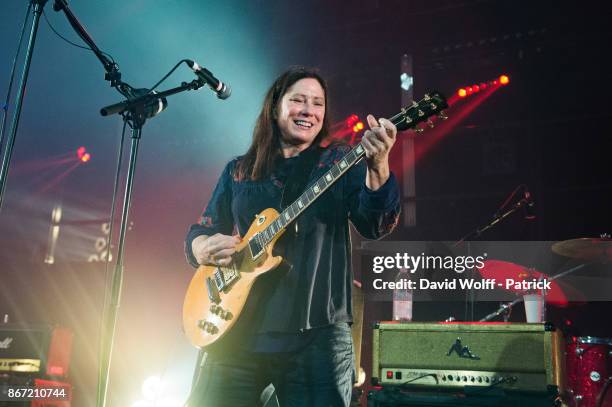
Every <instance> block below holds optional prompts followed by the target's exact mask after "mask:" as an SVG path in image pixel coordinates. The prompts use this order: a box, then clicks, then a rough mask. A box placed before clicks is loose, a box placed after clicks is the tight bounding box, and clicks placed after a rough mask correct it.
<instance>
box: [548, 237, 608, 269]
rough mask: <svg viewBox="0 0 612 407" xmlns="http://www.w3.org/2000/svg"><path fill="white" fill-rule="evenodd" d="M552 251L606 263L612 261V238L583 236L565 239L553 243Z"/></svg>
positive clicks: (574, 257)
mask: <svg viewBox="0 0 612 407" xmlns="http://www.w3.org/2000/svg"><path fill="white" fill-rule="evenodd" d="M552 251H553V252H555V253H557V254H559V255H561V256H564V257H570V258H572V259H579V260H590V261H594V262H602V263H606V262H609V261H612V239H610V238H589V237H582V238H578V239H570V240H564V241H561V242H557V243H555V244H553V245H552Z"/></svg>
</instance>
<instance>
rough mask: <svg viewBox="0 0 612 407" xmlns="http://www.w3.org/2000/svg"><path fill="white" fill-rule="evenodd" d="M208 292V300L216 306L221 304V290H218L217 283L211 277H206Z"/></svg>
mask: <svg viewBox="0 0 612 407" xmlns="http://www.w3.org/2000/svg"><path fill="white" fill-rule="evenodd" d="M206 292H207V293H208V299H209V300H210V301H211V302H213V303H215V304H218V303H220V302H221V297H219V290H217V287H215V283H214V282H213V280H212V278H210V277H206Z"/></svg>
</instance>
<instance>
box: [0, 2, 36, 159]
mask: <svg viewBox="0 0 612 407" xmlns="http://www.w3.org/2000/svg"><path fill="white" fill-rule="evenodd" d="M31 10H32V2H30V3H29V5H28V9H27V10H26V15H25V18H24V19H23V27H22V28H21V34H20V35H19V42H18V43H17V52H15V58H13V66H12V67H11V74H10V76H9V84H8V90H7V91H6V99H5V102H4V106H2V124H0V151H2V142H3V140H4V126H5V125H6V116H7V115H8V107H9V99H10V98H11V91H12V89H13V81H14V80H15V68H16V67H17V59H19V51H21V44H22V42H23V36H24V34H25V31H26V25H27V23H28V20H29V18H30V11H31Z"/></svg>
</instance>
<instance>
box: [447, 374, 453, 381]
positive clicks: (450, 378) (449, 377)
mask: <svg viewBox="0 0 612 407" xmlns="http://www.w3.org/2000/svg"><path fill="white" fill-rule="evenodd" d="M448 380H450V381H451V382H452V381H453V375H450V374H449V375H448Z"/></svg>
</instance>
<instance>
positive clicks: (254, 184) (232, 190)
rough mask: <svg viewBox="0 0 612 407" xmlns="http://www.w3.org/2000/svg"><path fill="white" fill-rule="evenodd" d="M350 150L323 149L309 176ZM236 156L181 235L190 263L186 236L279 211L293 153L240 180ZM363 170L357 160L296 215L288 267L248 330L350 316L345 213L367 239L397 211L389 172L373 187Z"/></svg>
mask: <svg viewBox="0 0 612 407" xmlns="http://www.w3.org/2000/svg"><path fill="white" fill-rule="evenodd" d="M349 150H350V148H349V147H348V146H330V147H328V148H326V149H324V150H323V152H322V153H321V155H320V157H319V159H318V163H317V165H316V167H315V168H314V169H313V171H312V173H311V174H310V178H309V180H310V181H309V183H310V182H314V181H315V180H317V179H318V178H319V177H321V176H322V175H323V174H324V173H325V172H326V171H327V170H329V168H330V167H331V166H332V165H333V164H334V163H336V162H338V161H339V160H340V159H341V158H342V157H343V156H344V155H345V154H346V153H347V152H348V151H349ZM239 159H240V158H236V159H234V160H232V161H230V162H229V163H228V164H227V166H226V167H225V169H224V170H223V174H222V175H221V178H220V179H219V182H218V184H217V186H216V188H215V190H214V192H213V195H212V197H211V199H210V201H209V203H208V205H207V207H206V209H205V210H204V213H203V215H202V218H201V220H200V222H199V223H198V224H195V225H192V226H191V228H190V230H189V232H188V234H187V238H186V241H185V250H186V254H187V258H188V260H189V263H191V265H193V266H194V267H196V266H197V262H196V260H195V258H194V257H193V253H192V251H191V242H192V241H193V239H194V238H196V237H197V236H200V235H208V236H211V235H214V234H215V233H221V234H226V235H231V234H232V233H233V232H234V231H235V230H237V232H238V233H239V234H240V236H244V234H245V233H246V232H247V230H248V228H249V226H250V225H251V223H252V222H253V220H254V218H255V215H256V214H257V213H259V212H261V211H262V210H264V209H266V208H270V207H272V208H275V209H276V210H278V211H279V212H280V209H281V208H280V203H281V196H282V191H283V187H284V185H285V183H286V182H291V180H287V177H288V174H290V173H291V168H292V166H293V165H294V163H295V161H296V158H288V159H280V160H279V163H278V165H277V167H276V169H275V171H274V172H273V174H272V175H271V176H270V177H268V178H266V179H263V180H259V181H249V180H246V181H238V180H237V179H236V178H235V177H234V170H235V168H236V163H237V162H238V160H239ZM365 175H366V166H365V162H364V160H362V161H361V162H360V163H358V164H356V165H355V166H354V167H353V168H351V169H350V170H349V171H348V172H347V173H346V174H345V175H344V176H343V177H342V178H340V179H339V180H338V181H337V182H336V183H335V184H334V185H333V186H332V187H331V188H330V189H329V190H327V191H326V192H325V193H324V194H322V195H321V196H320V197H319V198H318V199H317V200H316V201H315V202H314V203H313V204H312V205H311V206H310V207H309V208H307V209H306V210H305V211H304V213H303V214H302V215H301V216H300V217H299V218H298V219H297V221H296V223H297V228H290V229H293V230H291V233H290V234H289V237H287V239H286V242H285V243H286V244H284V245H281V246H284V247H282V248H281V252H280V253H278V254H280V255H282V256H283V257H284V258H285V259H286V260H287V261H288V262H289V263H290V264H292V266H293V267H292V268H291V270H290V271H289V272H287V273H286V274H282V276H280V278H279V281H278V282H277V283H276V284H275V288H274V290H273V292H271V293H270V294H269V295H268V296H267V297H266V301H265V302H263V303H262V305H261V307H260V309H258V310H257V313H258V318H257V320H259V321H260V323H259V324H258V326H257V327H256V328H255V332H253V334H255V335H257V334H270V333H280V334H283V333H298V332H304V331H305V330H309V329H311V328H317V327H324V326H328V325H331V324H335V323H341V322H349V323H350V322H352V313H351V289H352V284H353V283H352V280H353V277H352V273H351V242H350V230H349V220H350V221H351V223H352V224H353V225H354V226H355V228H356V229H357V231H358V232H359V233H360V234H361V235H363V236H364V237H365V238H368V239H379V238H381V237H383V236H385V235H386V234H388V233H390V232H391V231H392V230H393V228H394V227H395V225H396V224H397V222H398V219H399V213H400V199H399V188H398V185H397V181H396V179H395V177H394V175H393V174H391V177H390V178H389V180H388V181H387V182H386V183H385V184H384V185H383V186H382V187H381V188H379V189H378V190H376V191H371V190H369V189H368V188H367V187H366V185H365ZM295 229H297V232H296V231H295ZM286 234H287V233H286ZM283 238H285V236H283ZM277 247H278V246H277ZM277 247H275V249H276V248H277Z"/></svg>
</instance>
